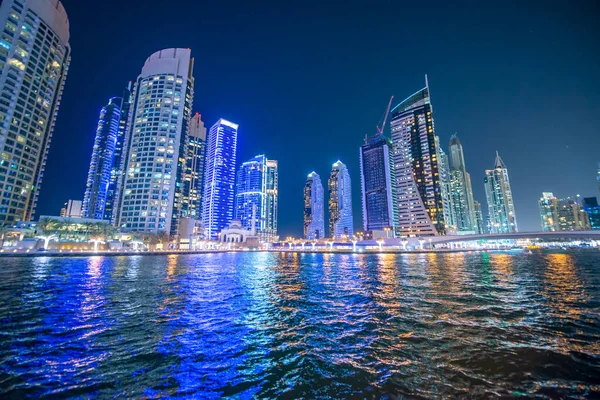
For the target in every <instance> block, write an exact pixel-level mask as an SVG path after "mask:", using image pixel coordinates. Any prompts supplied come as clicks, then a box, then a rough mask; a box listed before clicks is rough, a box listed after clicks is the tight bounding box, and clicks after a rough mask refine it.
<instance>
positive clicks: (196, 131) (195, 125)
mask: <svg viewBox="0 0 600 400" xmlns="http://www.w3.org/2000/svg"><path fill="white" fill-rule="evenodd" d="M205 152H206V128H205V127H204V122H202V117H201V116H200V114H198V113H196V115H194V116H193V117H192V119H191V120H190V133H189V135H188V143H187V146H186V155H185V160H184V162H185V174H184V178H183V197H182V205H181V216H182V217H185V218H191V219H194V220H199V221H201V220H202V191H203V186H202V181H203V179H204V155H205Z"/></svg>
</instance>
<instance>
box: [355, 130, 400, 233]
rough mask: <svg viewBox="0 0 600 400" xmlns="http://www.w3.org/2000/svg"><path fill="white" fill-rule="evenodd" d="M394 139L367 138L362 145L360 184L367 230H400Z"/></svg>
mask: <svg viewBox="0 0 600 400" xmlns="http://www.w3.org/2000/svg"><path fill="white" fill-rule="evenodd" d="M392 160H393V157H392V141H391V140H390V139H388V138H386V137H384V136H382V135H376V136H374V137H372V138H366V139H365V144H364V145H363V146H362V147H361V148H360V184H361V193H362V215H363V229H364V230H365V231H366V232H372V231H391V232H392V235H395V234H396V233H397V229H398V209H397V207H396V201H395V200H394V199H395V198H396V187H395V179H394V168H393V161H392Z"/></svg>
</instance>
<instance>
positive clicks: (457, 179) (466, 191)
mask: <svg viewBox="0 0 600 400" xmlns="http://www.w3.org/2000/svg"><path fill="white" fill-rule="evenodd" d="M450 192H451V198H452V208H453V215H454V218H455V219H454V223H455V226H456V232H457V233H459V234H460V233H469V234H472V233H477V231H478V226H477V216H476V214H475V201H474V200H473V186H472V185H471V175H469V173H468V172H467V169H466V167H465V156H464V152H463V147H462V144H461V143H460V140H458V137H457V136H456V135H452V137H451V138H450Z"/></svg>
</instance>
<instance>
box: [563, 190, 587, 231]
mask: <svg viewBox="0 0 600 400" xmlns="http://www.w3.org/2000/svg"><path fill="white" fill-rule="evenodd" d="M557 209H558V230H559V231H581V230H589V229H590V218H589V216H588V213H587V212H586V211H585V210H584V209H582V208H581V206H580V205H579V203H578V202H577V200H576V199H573V198H571V197H566V198H564V199H558V203H557Z"/></svg>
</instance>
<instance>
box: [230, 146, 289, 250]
mask: <svg viewBox="0 0 600 400" xmlns="http://www.w3.org/2000/svg"><path fill="white" fill-rule="evenodd" d="M278 186H279V172H278V168H277V161H276V160H269V159H267V157H265V156H264V155H259V156H256V157H254V158H252V159H250V160H248V161H246V162H245V163H243V164H242V165H241V166H240V169H239V171H238V174H237V194H236V197H235V199H236V202H235V218H236V220H239V221H240V223H241V225H242V227H244V228H245V229H247V230H249V231H252V230H253V229H254V230H253V232H255V233H256V235H257V236H258V237H259V240H260V241H263V242H272V241H275V240H276V237H277V208H278V206H277V199H278V190H279V189H278ZM253 223H254V228H253V227H252V224H253Z"/></svg>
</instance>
